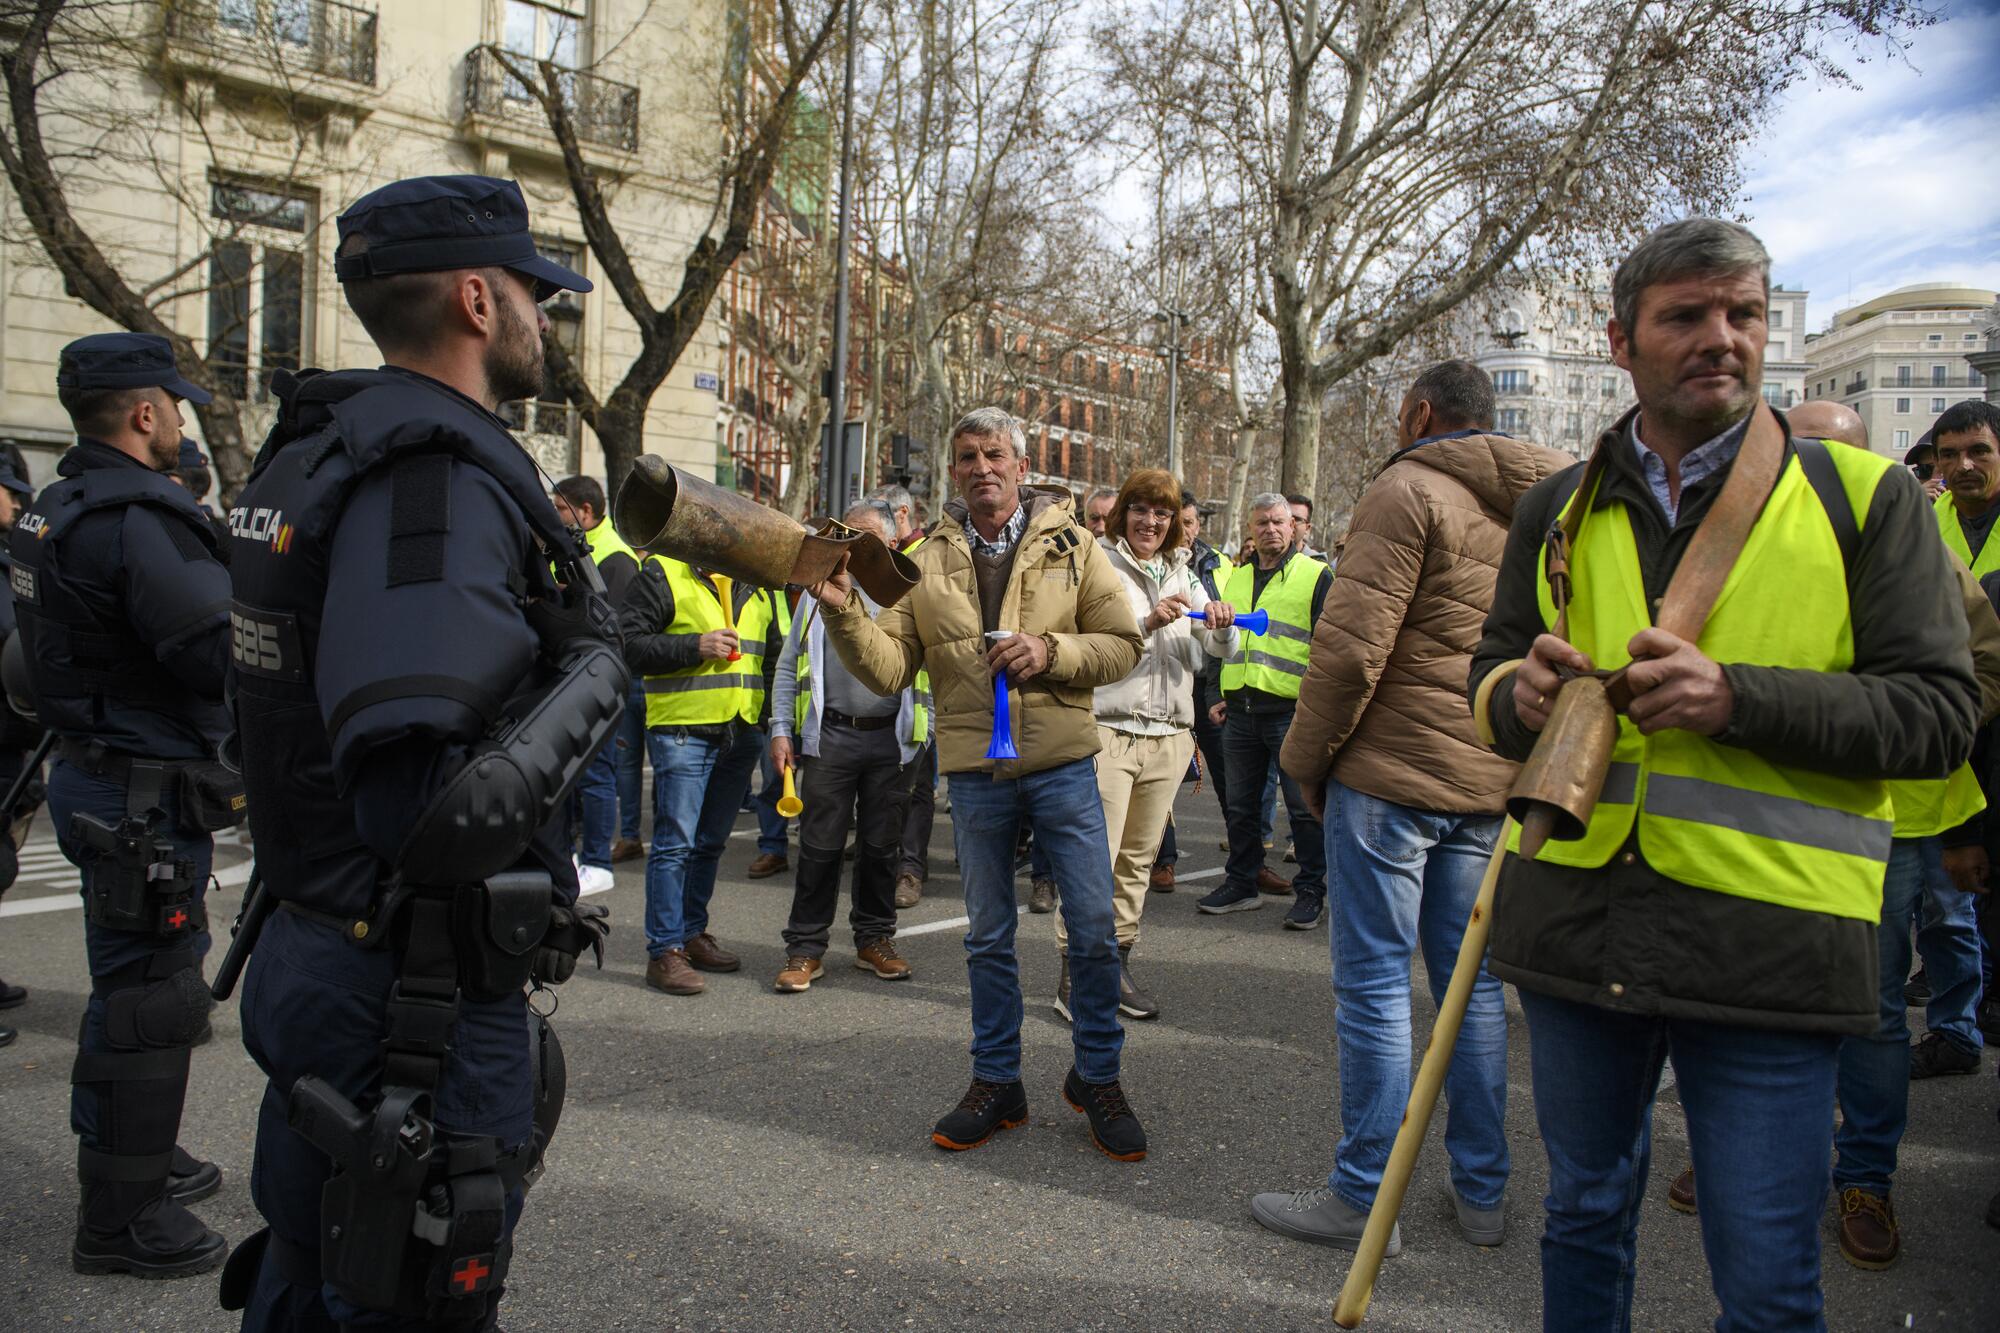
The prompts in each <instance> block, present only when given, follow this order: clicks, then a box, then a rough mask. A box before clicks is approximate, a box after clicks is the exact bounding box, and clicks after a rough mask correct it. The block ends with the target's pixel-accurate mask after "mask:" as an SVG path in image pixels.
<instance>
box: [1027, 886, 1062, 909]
mask: <svg viewBox="0 0 2000 1333" xmlns="http://www.w3.org/2000/svg"><path fill="white" fill-rule="evenodd" d="M1028 910H1029V911H1030V912H1037V913H1040V912H1053V911H1055V910H1056V882H1055V881H1054V880H1052V879H1038V880H1036V881H1035V882H1034V883H1032V884H1030V885H1029V886H1028Z"/></svg>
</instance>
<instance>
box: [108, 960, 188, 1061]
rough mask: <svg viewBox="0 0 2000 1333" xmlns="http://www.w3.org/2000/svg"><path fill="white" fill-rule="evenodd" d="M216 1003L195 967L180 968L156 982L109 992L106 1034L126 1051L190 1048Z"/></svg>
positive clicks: (114, 1044)
mask: <svg viewBox="0 0 2000 1333" xmlns="http://www.w3.org/2000/svg"><path fill="white" fill-rule="evenodd" d="M213 1003H214V1001H213V1000H212V999H211V998H210V996H209V993H208V987H207V986H205V985H203V984H202V980H201V973H200V972H198V971H196V970H195V969H194V967H192V966H188V967H182V968H178V969H176V970H175V971H172V972H169V973H168V974H167V975H166V976H164V977H161V978H159V979H157V980H151V981H146V982H142V983H141V984H139V985H136V986H126V987H123V988H121V989H118V990H113V991H110V992H108V993H107V994H106V995H105V997H104V1028H105V1033H106V1035H108V1036H109V1037H110V1039H111V1044H112V1045H113V1046H115V1047H117V1048H118V1049H119V1050H124V1051H144V1050H165V1049H171V1048H173V1047H176V1046H191V1045H193V1044H194V1039H195V1038H196V1037H198V1036H200V1035H201V1029H202V1025H203V1024H205V1023H207V1022H208V1010H209V1006H210V1005H211V1004H213Z"/></svg>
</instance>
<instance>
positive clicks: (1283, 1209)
mask: <svg viewBox="0 0 2000 1333" xmlns="http://www.w3.org/2000/svg"><path fill="white" fill-rule="evenodd" d="M1250 1216H1252V1217H1254V1218H1256V1219H1257V1222H1258V1224H1259V1225H1261V1226H1262V1227H1263V1228H1264V1229H1265V1230H1267V1231H1275V1232H1277V1233H1278V1234H1279V1235H1280V1236H1288V1237H1290V1238H1291V1239H1293V1240H1302V1241H1305V1242H1306V1243H1307V1244H1308V1245H1331V1246H1332V1247H1333V1248H1334V1249H1336V1250H1352V1249H1356V1248H1358V1247H1359V1246H1360V1244H1361V1233H1362V1232H1364V1231H1366V1230H1367V1229H1368V1214H1366V1213H1364V1212H1362V1211H1361V1210H1360V1209H1358V1208H1350V1207H1348V1206H1347V1203H1346V1202H1345V1201H1344V1200H1343V1199H1342V1198H1341V1197H1340V1196H1339V1195H1338V1194H1335V1193H1334V1192H1333V1191H1332V1190H1330V1189H1328V1188H1327V1187H1326V1186H1324V1185H1320V1186H1318V1187H1316V1188H1313V1189H1309V1190H1297V1191H1294V1192H1293V1193H1290V1194H1286V1193H1283V1192H1273V1193H1270V1194H1259V1195H1257V1196H1256V1197H1255V1198H1253V1199H1251V1200H1250ZM1402 1252H1403V1228H1402V1224H1401V1223H1398V1224H1396V1225H1395V1226H1392V1227H1390V1228H1389V1244H1388V1246H1387V1248H1385V1249H1384V1250H1383V1251H1382V1254H1383V1257H1385V1258H1389V1259H1393V1258H1395V1257H1396V1256H1397V1255H1399V1254H1401V1253H1402Z"/></svg>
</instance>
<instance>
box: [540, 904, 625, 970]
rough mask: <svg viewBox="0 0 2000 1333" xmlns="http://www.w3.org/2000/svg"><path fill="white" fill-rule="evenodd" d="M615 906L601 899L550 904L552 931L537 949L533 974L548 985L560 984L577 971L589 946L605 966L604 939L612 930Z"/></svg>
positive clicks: (549, 930) (543, 938)
mask: <svg viewBox="0 0 2000 1333" xmlns="http://www.w3.org/2000/svg"><path fill="white" fill-rule="evenodd" d="M610 917H611V909H610V908H608V907H605V906H603V905H601V904H599V903H577V904H575V905H574V906H571V907H565V906H563V905H562V904H560V903H557V904H554V905H552V906H551V907H550V908H549V928H548V932H547V933H546V934H544V935H543V936H542V942H541V945H540V947H538V948H537V949H536V950H535V962H534V968H533V975H534V978H535V980H536V981H539V982H540V983H541V984H542V985H544V986H560V985H562V984H563V983H564V982H565V981H568V980H569V979H570V977H572V976H573V975H575V973H576V960H577V957H578V955H580V954H581V953H582V952H583V951H584V950H585V949H589V950H590V951H591V953H592V954H593V955H595V957H596V959H597V966H598V969H599V970H600V971H601V970H603V967H604V939H605V936H607V935H609V934H610V933H611V920H610Z"/></svg>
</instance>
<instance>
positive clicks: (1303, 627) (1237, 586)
mask: <svg viewBox="0 0 2000 1333" xmlns="http://www.w3.org/2000/svg"><path fill="white" fill-rule="evenodd" d="M1325 571H1326V562H1325V561H1323V560H1315V559H1313V558H1312V557H1311V556H1309V555H1305V554H1303V553H1302V552H1298V551H1294V552H1292V554H1291V555H1289V556H1288V557H1286V559H1285V563H1284V564H1283V565H1282V566H1281V567H1280V568H1279V569H1278V571H1277V572H1276V573H1274V574H1272V575H1271V578H1270V580H1269V581H1268V582H1267V583H1265V584H1264V591H1263V593H1262V594H1258V593H1257V591H1256V588H1257V564H1256V562H1255V561H1254V560H1253V561H1250V562H1249V563H1247V564H1241V565H1237V566H1236V567H1235V568H1233V569H1231V570H1230V571H1229V577H1228V578H1227V579H1226V580H1224V582H1223V584H1222V600H1223V601H1225V602H1228V603H1229V604H1230V605H1231V606H1233V607H1235V608H1236V614H1237V615H1238V616H1242V615H1244V614H1245V613H1246V612H1250V611H1257V610H1263V611H1267V612H1269V613H1270V616H1271V625H1270V628H1269V629H1267V630H1265V631H1264V633H1262V634H1251V633H1249V632H1248V631H1247V630H1246V631H1244V632H1243V633H1242V634H1241V635H1240V636H1239V638H1240V641H1241V645H1242V646H1241V647H1239V648H1238V649H1237V650H1236V655H1235V656H1234V657H1231V658H1230V659H1229V660H1228V661H1226V662H1224V663H1223V664H1222V692H1223V693H1224V694H1228V693H1230V692H1231V691H1233V690H1240V689H1245V688H1248V689H1254V690H1262V691H1264V692H1265V693H1266V694H1275V695H1277V696H1278V697H1280V698H1283V699H1296V698H1298V697H1299V685H1300V684H1301V683H1302V682H1303V681H1304V680H1305V678H1306V659H1307V658H1308V657H1309V656H1311V654H1312V638H1313V626H1312V598H1313V589H1314V588H1316V587H1318V586H1319V576H1320V575H1321V574H1322V573H1324V572H1325Z"/></svg>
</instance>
